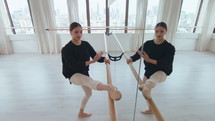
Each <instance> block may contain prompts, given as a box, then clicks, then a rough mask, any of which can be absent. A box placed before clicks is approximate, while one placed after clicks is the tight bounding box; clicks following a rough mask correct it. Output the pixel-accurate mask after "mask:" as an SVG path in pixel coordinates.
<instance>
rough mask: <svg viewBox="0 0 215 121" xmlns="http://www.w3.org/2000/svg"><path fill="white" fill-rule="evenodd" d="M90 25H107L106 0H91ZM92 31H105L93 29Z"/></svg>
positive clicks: (94, 26)
mask: <svg viewBox="0 0 215 121" xmlns="http://www.w3.org/2000/svg"><path fill="white" fill-rule="evenodd" d="M89 3H90V4H89V8H90V9H89V10H90V27H93V28H97V27H106V0H89ZM88 19H89V18H88ZM91 32H94V33H95V32H103V31H102V30H93V31H91Z"/></svg>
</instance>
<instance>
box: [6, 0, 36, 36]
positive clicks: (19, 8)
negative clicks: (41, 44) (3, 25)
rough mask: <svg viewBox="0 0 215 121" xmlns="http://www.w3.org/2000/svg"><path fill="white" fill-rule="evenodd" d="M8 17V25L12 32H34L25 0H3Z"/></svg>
mask: <svg viewBox="0 0 215 121" xmlns="http://www.w3.org/2000/svg"><path fill="white" fill-rule="evenodd" d="M5 6H6V9H7V12H8V16H9V19H10V27H9V28H7V29H11V30H12V31H13V33H14V34H32V33H34V29H33V24H32V18H31V15H30V10H29V5H28V1H27V0H5Z"/></svg>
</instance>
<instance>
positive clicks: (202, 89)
mask: <svg viewBox="0 0 215 121" xmlns="http://www.w3.org/2000/svg"><path fill="white" fill-rule="evenodd" d="M129 54H132V53H129ZM61 66H62V65H61V57H60V54H54V55H51V54H50V55H41V54H12V55H1V56H0V121H109V111H108V101H107V92H100V91H93V95H92V97H91V98H90V100H89V103H88V105H87V107H86V111H87V112H91V113H92V114H93V115H92V116H91V117H89V118H81V119H78V118H77V113H78V110H79V105H80V100H81V99H82V97H83V91H82V89H81V88H80V87H79V86H75V85H70V84H69V82H68V80H66V79H65V78H64V77H63V75H62V73H61ZM134 66H135V68H136V69H137V71H138V69H139V62H135V63H134ZM90 69H91V70H90V75H91V77H92V78H94V79H95V80H100V81H102V82H103V83H106V70H105V64H100V63H95V64H93V65H91V67H90ZM140 72H141V74H140V75H141V77H142V76H143V65H142V68H141V70H140ZM111 74H112V80H113V84H114V85H116V86H117V87H118V89H119V90H120V91H121V92H122V95H123V97H122V99H121V100H120V101H118V102H115V105H116V111H117V116H118V121H133V117H134V106H135V98H136V91H137V89H136V87H137V83H136V80H135V78H134V76H133V74H132V72H131V70H130V68H129V66H128V65H127V64H126V63H125V59H124V58H122V60H120V61H118V62H111ZM214 94H215V55H214V54H212V53H208V52H195V51H177V52H176V55H175V61H174V71H173V73H172V74H171V75H170V76H169V77H168V78H167V80H166V81H165V82H163V83H161V84H158V85H157V86H156V87H155V88H154V89H153V91H152V97H153V99H154V101H155V103H156V104H157V107H158V108H159V110H160V112H161V114H162V115H163V117H164V119H165V120H166V121H214V120H215V115H214V114H215V96H214ZM136 105H137V106H136V111H135V121H156V118H155V117H154V116H153V115H143V114H141V113H140V111H141V110H143V109H146V108H147V104H146V102H145V100H144V98H143V96H142V94H141V93H140V92H138V94H137V104H136Z"/></svg>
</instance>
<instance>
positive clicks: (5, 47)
mask: <svg viewBox="0 0 215 121" xmlns="http://www.w3.org/2000/svg"><path fill="white" fill-rule="evenodd" d="M2 17H3V16H2V14H1V10H0V54H2V55H3V54H12V48H11V44H10V41H9V38H8V36H7V34H6V30H5V25H4V21H3V19H2Z"/></svg>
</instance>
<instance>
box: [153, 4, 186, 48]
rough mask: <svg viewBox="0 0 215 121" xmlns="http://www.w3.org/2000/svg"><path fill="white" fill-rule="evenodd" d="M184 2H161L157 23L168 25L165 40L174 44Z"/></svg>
mask: <svg viewBox="0 0 215 121" xmlns="http://www.w3.org/2000/svg"><path fill="white" fill-rule="evenodd" d="M181 5H182V0H160V6H159V10H158V20H157V22H165V23H166V24H167V29H168V31H167V35H166V36H165V39H166V40H167V41H169V42H170V43H172V44H174V41H175V34H176V30H177V26H178V21H179V15H180V9H181Z"/></svg>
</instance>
